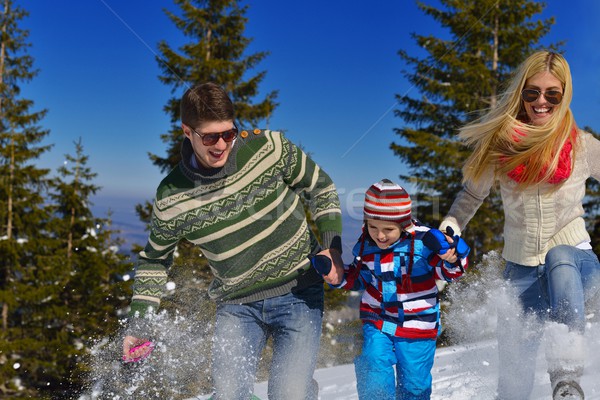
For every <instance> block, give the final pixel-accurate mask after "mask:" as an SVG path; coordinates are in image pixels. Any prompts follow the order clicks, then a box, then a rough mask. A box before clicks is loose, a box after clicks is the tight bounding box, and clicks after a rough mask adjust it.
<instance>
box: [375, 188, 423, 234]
mask: <svg viewBox="0 0 600 400" xmlns="http://www.w3.org/2000/svg"><path fill="white" fill-rule="evenodd" d="M411 205H412V202H411V200H410V196H409V195H408V193H407V192H406V190H404V188H403V187H402V186H400V185H397V184H395V183H394V182H392V181H390V180H389V179H382V180H381V181H379V182H377V183H374V184H373V185H371V187H370V188H369V189H368V190H367V192H366V193H365V207H364V216H365V218H369V219H378V220H382V221H392V222H396V223H398V224H400V226H401V227H402V229H403V230H405V231H408V232H412V231H414V229H415V227H414V225H413V223H412V217H411V212H410V210H411Z"/></svg>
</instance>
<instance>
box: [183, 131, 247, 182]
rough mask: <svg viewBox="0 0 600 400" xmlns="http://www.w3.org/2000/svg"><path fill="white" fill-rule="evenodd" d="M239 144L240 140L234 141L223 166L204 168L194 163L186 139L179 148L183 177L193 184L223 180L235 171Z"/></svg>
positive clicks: (189, 144)
mask: <svg viewBox="0 0 600 400" xmlns="http://www.w3.org/2000/svg"><path fill="white" fill-rule="evenodd" d="M240 142H241V141H240V140H236V141H235V143H234V144H233V147H232V148H231V152H230V153H229V157H228V158H227V162H226V163H225V165H224V166H222V167H221V168H204V167H203V166H202V165H198V163H197V162H196V159H195V158H196V155H195V154H194V149H193V148H192V143H191V142H190V140H189V139H188V138H185V139H184V140H183V144H182V146H181V162H180V163H179V167H180V168H181V170H182V171H183V173H184V175H185V176H187V177H188V178H189V179H190V180H192V181H194V182H197V181H205V180H218V179H222V178H225V177H226V176H229V175H231V174H233V173H234V172H235V171H236V158H237V153H238V150H239V149H240V147H241V144H240ZM192 160H193V162H192Z"/></svg>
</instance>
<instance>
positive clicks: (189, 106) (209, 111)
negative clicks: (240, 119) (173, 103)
mask: <svg viewBox="0 0 600 400" xmlns="http://www.w3.org/2000/svg"><path fill="white" fill-rule="evenodd" d="M180 112H181V122H182V123H183V124H185V125H187V126H190V127H192V128H195V127H198V125H200V124H202V123H204V122H213V121H233V103H232V102H231V99H230V98H229V96H228V95H227V93H226V92H225V90H223V88H222V87H221V86H219V85H217V84H215V83H212V82H208V83H201V84H199V85H196V86H194V87H192V88H190V89H188V90H187V91H186V92H185V94H184V95H183V97H182V98H181V103H180Z"/></svg>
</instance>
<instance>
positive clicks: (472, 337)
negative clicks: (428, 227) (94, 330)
mask: <svg viewBox="0 0 600 400" xmlns="http://www.w3.org/2000/svg"><path fill="white" fill-rule="evenodd" d="M474 270H476V271H474ZM501 270H502V261H501V258H500V256H499V255H498V254H495V253H490V254H488V255H487V256H486V257H485V258H484V260H483V262H482V263H480V264H479V265H477V266H476V267H474V268H472V269H471V273H472V278H471V279H470V282H465V284H451V285H448V287H447V288H446V289H445V292H444V295H445V298H446V300H447V301H445V302H444V307H446V312H445V313H444V317H443V320H442V325H443V326H444V327H445V329H446V332H447V336H448V337H449V338H450V339H451V342H452V343H457V345H454V346H449V347H442V348H438V350H437V352H436V356H435V363H434V366H433V370H432V375H433V394H432V399H433V400H474V399H476V400H492V399H494V397H495V390H496V381H497V379H498V349H497V345H496V340H495V333H496V332H497V331H499V330H498V326H497V324H498V320H499V317H498V315H499V311H500V310H502V311H503V312H502V316H503V317H502V318H501V319H500V320H501V321H502V326H501V327H500V329H502V330H503V332H508V334H510V333H511V332H513V331H514V330H513V329H512V328H511V327H514V326H523V327H524V328H525V329H526V330H527V331H529V332H538V330H541V331H540V332H541V333H553V332H554V333H556V330H555V329H557V328H560V329H563V328H564V330H566V327H565V326H564V325H562V326H559V325H558V324H552V323H548V324H546V325H545V326H542V325H540V324H539V323H537V324H536V323H532V321H530V319H528V318H525V317H524V316H523V315H520V314H519V312H518V309H519V307H518V305H517V304H515V299H516V297H517V296H515V294H514V293H511V290H510V288H507V287H506V285H505V282H504V281H503V279H501V278H500V271H501ZM475 272H476V273H475ZM467 283H468V284H467ZM354 300H356V299H354ZM599 300H600V298H599ZM356 308H357V306H356V305H353V306H352V307H351V309H353V310H354V312H350V313H349V316H347V318H352V319H353V318H356ZM598 310H600V305H598V304H595V305H594V304H589V305H588V306H586V318H587V320H588V323H587V326H586V332H585V349H587V350H588V351H587V352H586V353H587V359H586V366H585V373H584V376H583V379H582V381H581V386H582V387H583V389H584V391H585V395H586V399H587V400H600V379H599V378H600V351H599V350H598V349H600V318H599V316H600V315H599V311H598ZM506 311H509V313H508V316H506V315H505V314H506ZM335 317H336V318H342V317H343V315H342V314H341V313H337V314H335ZM150 322H151V326H152V327H153V329H154V330H155V332H154V333H153V334H152V336H151V337H153V338H155V340H156V343H157V347H156V349H155V350H154V353H153V354H152V356H151V357H150V361H149V362H145V363H142V364H139V365H129V367H124V366H123V365H122V364H121V363H119V362H118V360H117V359H115V354H120V351H121V350H120V346H121V343H122V337H123V335H122V334H116V335H115V336H114V337H113V338H104V339H103V340H102V341H101V342H100V343H98V345H97V346H96V348H95V349H94V352H92V354H91V355H90V356H91V359H90V363H89V365H90V368H91V371H92V373H91V374H90V384H89V389H90V390H89V393H86V394H84V395H82V396H81V397H79V400H94V399H99V398H103V399H104V398H107V399H108V398H110V399H113V400H124V399H129V398H134V396H132V394H135V398H165V397H164V396H162V395H160V394H158V393H159V392H158V391H157V390H160V389H165V388H167V389H169V390H168V391H169V392H171V393H175V392H177V393H194V390H196V389H193V388H194V386H193V384H194V382H195V381H196V380H197V375H198V373H201V374H202V373H208V371H209V369H210V365H209V364H210V363H209V357H208V356H207V355H208V354H209V351H210V349H209V347H210V342H211V341H210V337H211V334H210V329H208V327H209V326H210V322H209V321H197V320H196V319H186V318H183V317H180V316H177V315H175V316H168V315H166V314H164V313H159V315H158V316H157V317H155V318H154V319H153V320H152V321H150ZM549 336H551V335H546V334H544V335H542V337H541V339H540V345H539V350H538V357H537V367H536V376H535V383H534V389H533V392H532V395H531V397H530V399H531V400H542V399H543V400H548V399H550V398H551V393H550V392H551V391H550V381H549V378H548V374H547V372H546V371H547V362H546V359H545V353H546V337H549ZM332 340H333V339H332ZM569 343H570V342H568V341H567V342H564V343H559V345H558V346H556V347H550V348H551V349H554V350H555V351H550V354H557V352H558V351H560V352H566V353H567V355H568V354H569V353H571V352H572V349H573V346H571V345H569ZM507 350H508V351H511V350H512V351H515V350H514V349H504V351H507ZM314 378H315V379H316V380H317V382H318V383H319V388H320V390H319V398H320V399H321V400H338V399H344V400H346V399H347V400H351V399H357V398H358V396H357V393H356V378H355V373H354V366H353V365H351V364H349V365H338V366H334V367H330V368H324V369H318V370H317V371H316V372H315V374H314ZM517 378H518V377H515V379H517ZM188 383H189V384H191V385H192V386H190V387H189V388H188V387H187V386H186V385H187V384H188ZM181 388H185V389H186V390H185V391H183V390H182V391H179V390H180V389H181ZM187 389H192V390H187ZM145 394H148V396H145ZM255 394H256V395H257V396H258V397H259V398H261V399H262V400H267V384H266V383H265V382H258V383H256V385H255ZM161 396H162V397H161ZM182 396H183V395H182ZM185 396H187V394H186V395H185ZM177 398H180V397H177ZM208 398H209V395H205V394H199V395H197V396H196V397H191V398H189V400H206V399H208Z"/></svg>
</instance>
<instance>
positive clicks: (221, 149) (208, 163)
mask: <svg viewBox="0 0 600 400" xmlns="http://www.w3.org/2000/svg"><path fill="white" fill-rule="evenodd" d="M182 127H183V133H184V134H185V136H186V137H187V138H188V139H190V142H192V147H193V149H194V154H196V160H198V163H199V164H200V165H202V166H203V167H204V168H209V169H212V168H221V167H222V166H224V165H225V163H226V162H227V158H229V154H230V153H231V148H232V147H233V143H234V142H233V141H231V142H226V141H225V140H224V139H223V136H221V137H219V139H218V141H217V142H216V143H214V144H212V145H209V146H207V145H205V144H204V143H203V140H202V137H201V136H205V135H207V134H211V133H223V132H226V131H229V130H231V129H233V128H235V125H234V124H233V121H214V122H204V123H202V124H200V126H198V127H188V126H186V125H182ZM194 131H195V132H194Z"/></svg>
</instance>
